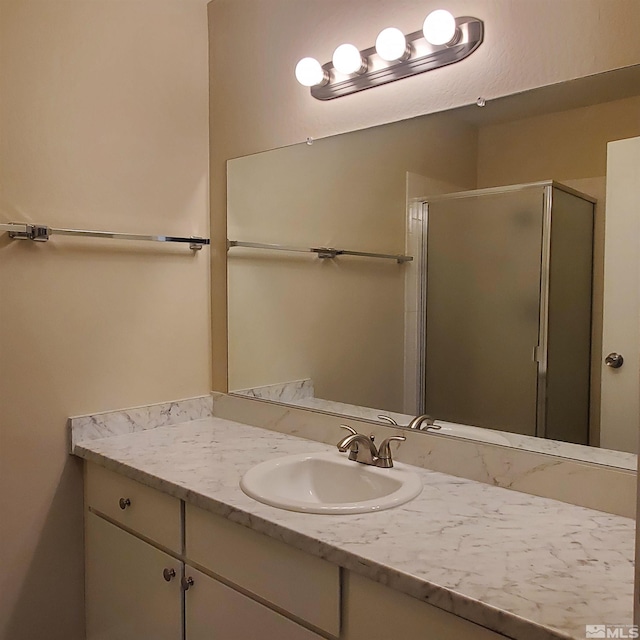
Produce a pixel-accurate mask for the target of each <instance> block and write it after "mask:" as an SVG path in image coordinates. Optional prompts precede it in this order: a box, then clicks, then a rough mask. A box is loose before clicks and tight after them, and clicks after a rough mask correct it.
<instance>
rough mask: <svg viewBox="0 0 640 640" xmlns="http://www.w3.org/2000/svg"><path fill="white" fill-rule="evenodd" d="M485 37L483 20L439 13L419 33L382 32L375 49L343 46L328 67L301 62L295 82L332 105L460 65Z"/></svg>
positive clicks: (304, 59) (434, 14)
mask: <svg viewBox="0 0 640 640" xmlns="http://www.w3.org/2000/svg"><path fill="white" fill-rule="evenodd" d="M483 37H484V23H483V22H482V20H478V18H471V17H468V16H465V17H461V18H454V16H453V15H451V13H449V12H448V11H444V10H443V9H438V10H436V11H432V12H431V13H430V14H429V15H428V16H427V17H426V19H425V21H424V24H423V28H422V29H421V30H420V31H415V32H413V33H409V34H407V35H406V36H405V35H404V34H403V33H402V31H400V29H396V28H395V27H388V28H386V29H383V30H382V31H381V32H380V33H379V35H378V37H377V39H376V45H375V47H371V48H369V49H363V50H362V51H359V50H358V48H357V47H356V46H355V45H352V44H342V45H340V46H339V47H338V48H337V49H336V50H335V51H334V53H333V58H332V61H331V62H327V63H326V64H324V65H320V63H319V62H318V61H317V60H316V59H315V58H303V59H302V60H300V62H298V64H297V65H296V78H297V79H298V82H300V84H302V85H304V86H306V87H310V89H311V95H312V96H313V97H314V98H317V99H318V100H332V99H333V98H339V97H340V96H346V95H349V94H350V93H355V92H356V91H362V90H364V89H370V88H371V87H377V86H378V85H381V84H386V83H387V82H393V81H394V80H399V79H400V78H407V77H409V76H413V75H416V74H418V73H423V72H424V71H430V70H431V69H437V68H439V67H443V66H445V65H447V64H452V63H454V62H459V61H460V60H463V59H464V58H466V57H467V56H469V55H471V54H472V53H473V52H474V51H475V50H476V49H477V48H478V47H479V46H480V44H482V40H483Z"/></svg>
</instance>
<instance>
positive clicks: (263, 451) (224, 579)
mask: <svg viewBox="0 0 640 640" xmlns="http://www.w3.org/2000/svg"><path fill="white" fill-rule="evenodd" d="M96 435H99V434H95V433H94V434H93V437H95V436H96ZM102 435H109V434H108V433H105V434H102ZM341 435H343V434H341V433H340V429H339V428H338V426H337V425H336V436H337V437H336V441H337V440H338V439H339V437H340V436H341ZM328 451H335V452H336V455H340V454H339V453H338V452H337V450H336V449H335V448H332V447H331V446H329V445H325V444H322V443H319V442H314V441H310V440H305V439H302V438H298V437H295V436H292V435H288V434H283V433H278V432H274V431H269V430H266V429H261V428H257V427H251V426H247V425H244V424H240V423H237V422H232V421H229V420H223V419H220V418H215V417H205V418H201V419H197V420H187V421H186V422H182V423H179V424H173V425H170V426H160V427H157V428H150V429H147V430H144V431H140V432H137V433H128V434H124V435H110V436H109V437H102V438H99V439H93V440H82V439H80V440H79V441H78V440H77V439H76V441H75V444H74V453H75V454H76V455H78V456H80V457H82V458H84V460H85V461H86V463H85V483H86V485H85V514H86V518H85V520H86V558H87V579H86V580H87V582H86V597H87V601H86V609H87V632H88V633H87V638H89V640H92V639H93V638H97V637H101V638H111V637H114V638H115V637H117V638H119V639H120V638H123V639H127V638H143V637H144V638H154V639H159V640H164V639H165V638H166V639H167V640H169V639H179V638H186V639H187V640H194V639H195V640H198V639H200V638H210V637H213V636H214V634H216V633H217V635H215V637H220V638H224V639H227V638H229V639H235V638H238V639H240V638H250V637H260V638H278V639H280V638H282V639H285V640H288V639H292V640H298V639H299V640H310V639H312V638H339V639H340V640H365V639H371V638H394V637H397V638H400V637H401V638H403V639H407V640H411V639H412V638H415V639H416V640H417V639H418V638H420V639H423V638H427V637H429V638H431V637H433V638H437V639H438V640H449V639H451V640H454V639H459V638H465V639H469V640H475V639H477V640H485V639H486V640H490V639H497V638H502V637H508V638H515V639H518V640H534V639H535V640H538V639H558V640H559V639H566V638H584V635H585V625H586V624H596V623H605V622H606V623H629V624H630V623H631V615H632V593H633V549H634V521H633V520H631V519H629V518H624V517H621V516H615V515H610V514H607V513H604V512H600V511H593V510H590V509H585V508H582V507H577V506H573V505H567V504H564V503H561V502H557V501H554V500H550V499H545V498H539V497H536V496H531V495H527V494H524V493H518V492H515V491H510V490H507V489H503V488H500V487H493V486H489V485H487V484H483V483H479V482H474V481H472V480H467V479H464V478H458V477H453V476H449V475H446V474H443V473H438V472H433V471H428V470H426V469H421V468H418V467H415V469H414V470H415V471H416V473H418V474H419V475H420V477H421V479H422V480H423V483H424V488H423V490H422V493H421V494H420V495H419V496H418V497H416V498H415V499H414V500H412V501H411V502H408V503H406V504H404V505H401V506H398V507H396V508H393V509H388V510H384V511H378V512H374V513H364V514H357V515H347V516H344V515H315V514H307V513H296V512H292V511H286V510H283V509H277V508H274V507H270V506H268V505H265V504H262V503H260V502H257V501H255V500H253V499H251V498H250V497H248V496H247V495H245V494H244V493H243V492H242V491H241V489H240V486H239V483H240V480H241V478H242V476H243V475H244V473H245V472H246V471H248V470H249V469H250V468H252V467H254V466H255V465H256V464H258V463H261V462H263V461H265V460H269V459H274V458H278V457H282V456H288V455H292V454H299V453H309V452H328ZM354 464H357V463H355V462H354ZM216 630H217V631H216Z"/></svg>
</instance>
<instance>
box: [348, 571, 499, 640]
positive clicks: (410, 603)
mask: <svg viewBox="0 0 640 640" xmlns="http://www.w3.org/2000/svg"><path fill="white" fill-rule="evenodd" d="M345 573H346V575H345V587H346V588H345V594H344V595H345V621H344V628H343V630H342V634H341V635H340V637H341V638H342V640H377V639H378V638H384V639H385V640H507V637H506V636H503V635H501V634H499V633H494V632H493V631H489V629H485V628H484V627H481V626H479V625H477V624H474V623H473V622H469V621H468V620H463V619H462V618H459V617H458V616H455V615H453V614H452V613H448V612H447V611H443V610H442V609H438V608H437V607H434V606H433V605H430V604H427V603H426V602H420V600H416V599H415V598H412V597H410V596H408V595H405V594H404V593H400V592H399V591H395V590H394V589H390V588H389V587H386V586H384V585H382V584H379V583H377V582H373V581H372V580H369V579H368V578H364V577H362V576H359V575H357V574H355V573H351V572H345Z"/></svg>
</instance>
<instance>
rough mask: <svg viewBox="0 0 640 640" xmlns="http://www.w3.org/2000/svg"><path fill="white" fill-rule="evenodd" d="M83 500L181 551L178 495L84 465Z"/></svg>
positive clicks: (98, 467) (103, 469)
mask: <svg viewBox="0 0 640 640" xmlns="http://www.w3.org/2000/svg"><path fill="white" fill-rule="evenodd" d="M85 503H86V505H87V506H88V507H91V508H93V509H95V510H96V511H98V512H100V513H102V514H104V515H106V516H108V517H109V518H111V519H112V520H114V521H116V522H119V523H121V524H123V525H124V526H126V527H128V528H130V529H131V530H133V531H135V532H137V533H140V534H141V535H143V536H145V537H146V538H149V539H150V540H152V541H153V542H156V543H157V544H159V545H162V546H164V547H166V548H167V549H169V550H171V551H174V552H175V553H180V552H181V551H182V544H181V540H182V537H181V535H180V500H178V499H177V498H173V497H172V496H168V495H166V494H164V493H161V492H160V491H156V490H155V489H151V488H150V487H147V486H145V485H143V484H140V483H139V482H135V481H134V480H130V479H129V478H125V477H124V476H122V475H119V474H117V473H113V472H112V471H108V470H107V469H105V468H103V467H100V466H98V465H95V464H87V465H86V477H85ZM122 507H124V508H122Z"/></svg>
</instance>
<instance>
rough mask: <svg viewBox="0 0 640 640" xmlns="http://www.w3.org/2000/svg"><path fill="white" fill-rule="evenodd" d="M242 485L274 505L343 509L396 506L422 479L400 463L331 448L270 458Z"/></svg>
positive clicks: (292, 508) (412, 495) (357, 510)
mask: <svg viewBox="0 0 640 640" xmlns="http://www.w3.org/2000/svg"><path fill="white" fill-rule="evenodd" d="M240 487H241V489H242V490H243V491H244V492H245V493H246V494H247V495H248V496H250V497H251V498H254V499H255V500H258V501H259V502H263V503H265V504H268V505H271V506H272V507H278V508H280V509H288V510H289V511H302V512H306V513H325V514H341V513H367V512H369V511H380V510H381V509H390V508H391V507H397V506H398V505H400V504H404V503H405V502H409V500H413V498H415V497H416V496H417V495H419V494H420V492H421V491H422V481H421V480H420V476H418V475H417V474H416V473H415V472H413V471H411V470H410V469H409V468H408V467H407V466H406V465H403V464H401V463H398V462H396V463H394V466H393V468H391V469H381V468H379V467H374V466H370V465H364V464H360V463H358V462H354V461H352V460H349V459H348V458H347V456H346V454H341V453H339V452H337V451H335V452H333V451H331V452H326V453H302V454H298V455H293V456H286V457H283V458H276V459H274V460H267V461H266V462H262V463H261V464H259V465H256V466H255V467H252V468H251V469H249V471H247V473H245V474H244V476H243V478H242V480H241V481H240Z"/></svg>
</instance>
